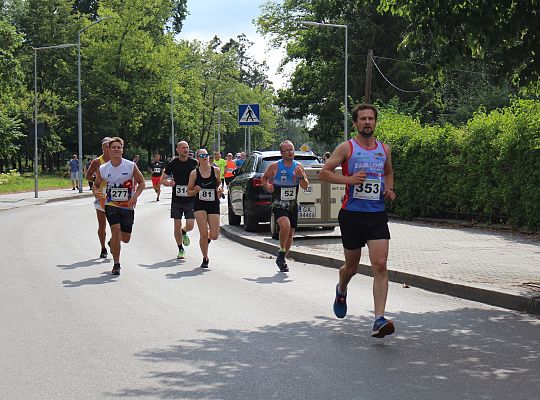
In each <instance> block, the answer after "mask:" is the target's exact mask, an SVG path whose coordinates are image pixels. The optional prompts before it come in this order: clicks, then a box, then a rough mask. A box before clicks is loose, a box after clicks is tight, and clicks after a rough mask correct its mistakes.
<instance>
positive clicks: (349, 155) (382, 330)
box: [319, 104, 396, 338]
mask: <svg viewBox="0 0 540 400" xmlns="http://www.w3.org/2000/svg"><path fill="white" fill-rule="evenodd" d="M352 120H353V126H354V128H355V129H356V131H357V132H358V134H357V135H356V136H355V137H354V138H353V139H350V140H348V141H346V142H345V143H342V144H340V145H339V146H338V147H337V148H336V150H334V153H333V154H332V155H331V156H330V158H329V159H328V160H327V161H326V163H325V164H324V166H323V168H322V171H321V173H320V175H319V176H320V179H321V181H327V182H331V183H338V184H344V185H346V189H345V195H344V197H343V204H342V208H341V210H340V212H339V227H340V229H341V241H342V243H343V251H344V253H345V265H343V266H342V267H341V268H340V269H339V282H338V284H337V285H336V293H335V299H334V313H335V314H336V316H337V317H338V318H343V317H345V315H346V314H347V285H348V284H349V282H350V280H351V279H352V277H353V276H354V275H356V273H357V272H358V264H359V262H360V256H361V252H362V247H364V246H365V245H366V244H367V246H368V249H369V259H370V262H371V269H372V271H373V279H374V280H373V302H374V304H375V322H374V324H373V330H372V332H371V336H373V337H377V338H383V337H385V336H386V335H390V334H392V333H394V323H393V322H392V321H391V320H389V319H386V318H385V317H384V310H385V307H386V298H387V295H388V271H387V268H386V262H387V259H388V245H389V240H390V232H389V230H388V217H387V215H386V211H385V199H388V200H394V199H395V198H396V194H395V193H394V172H393V169H392V157H391V152H390V146H388V145H386V144H383V143H381V142H379V141H378V140H376V139H375V138H374V137H373V134H374V132H375V126H376V124H377V109H376V108H375V107H374V106H372V105H371V104H360V105H357V106H356V107H355V108H354V110H353V112H352ZM340 165H341V167H342V175H338V174H336V173H334V170H335V169H336V167H338V166H340Z"/></svg>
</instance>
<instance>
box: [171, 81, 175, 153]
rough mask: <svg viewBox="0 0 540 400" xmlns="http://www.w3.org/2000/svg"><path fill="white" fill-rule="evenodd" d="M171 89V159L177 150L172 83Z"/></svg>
mask: <svg viewBox="0 0 540 400" xmlns="http://www.w3.org/2000/svg"><path fill="white" fill-rule="evenodd" d="M170 87H171V151H172V155H171V158H174V154H175V151H174V150H175V148H176V143H174V142H176V140H174V97H173V87H172V82H171V83H170Z"/></svg>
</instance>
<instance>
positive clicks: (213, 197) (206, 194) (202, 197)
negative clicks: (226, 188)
mask: <svg viewBox="0 0 540 400" xmlns="http://www.w3.org/2000/svg"><path fill="white" fill-rule="evenodd" d="M196 171H197V176H196V178H195V185H196V186H199V187H200V188H201V190H200V192H199V193H197V194H196V195H195V201H196V202H200V203H202V204H210V203H219V198H218V196H217V187H218V185H217V178H216V172H215V170H214V167H212V169H211V172H210V176H209V177H208V178H204V177H203V176H202V175H201V171H200V170H199V167H197V169H196Z"/></svg>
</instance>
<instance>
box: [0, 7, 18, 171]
mask: <svg viewBox="0 0 540 400" xmlns="http://www.w3.org/2000/svg"><path fill="white" fill-rule="evenodd" d="M21 46H22V35H19V34H17V32H16V31H15V28H14V27H13V26H11V25H10V24H9V23H7V22H6V21H5V20H3V19H2V18H1V17H0V54H2V57H0V171H3V170H4V166H5V165H6V164H7V162H8V160H9V158H10V157H12V156H14V155H15V154H16V153H17V151H18V150H19V145H18V141H19V139H20V138H21V137H22V136H23V135H22V133H21V131H20V130H21V129H22V123H21V120H20V118H19V115H18V110H17V103H16V101H17V100H16V99H18V98H19V97H20V96H21V94H22V93H23V85H22V83H23V75H22V69H21V65H20V61H19V60H18V58H17V57H16V54H17V51H18V49H19V48H20V47H21Z"/></svg>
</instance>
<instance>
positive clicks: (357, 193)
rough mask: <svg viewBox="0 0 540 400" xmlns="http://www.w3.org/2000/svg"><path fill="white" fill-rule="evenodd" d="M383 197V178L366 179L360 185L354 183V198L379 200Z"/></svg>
mask: <svg viewBox="0 0 540 400" xmlns="http://www.w3.org/2000/svg"><path fill="white" fill-rule="evenodd" d="M380 197H381V180H380V179H366V180H365V181H364V183H362V184H360V185H354V192H353V198H355V199H361V200H379V199H380Z"/></svg>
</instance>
